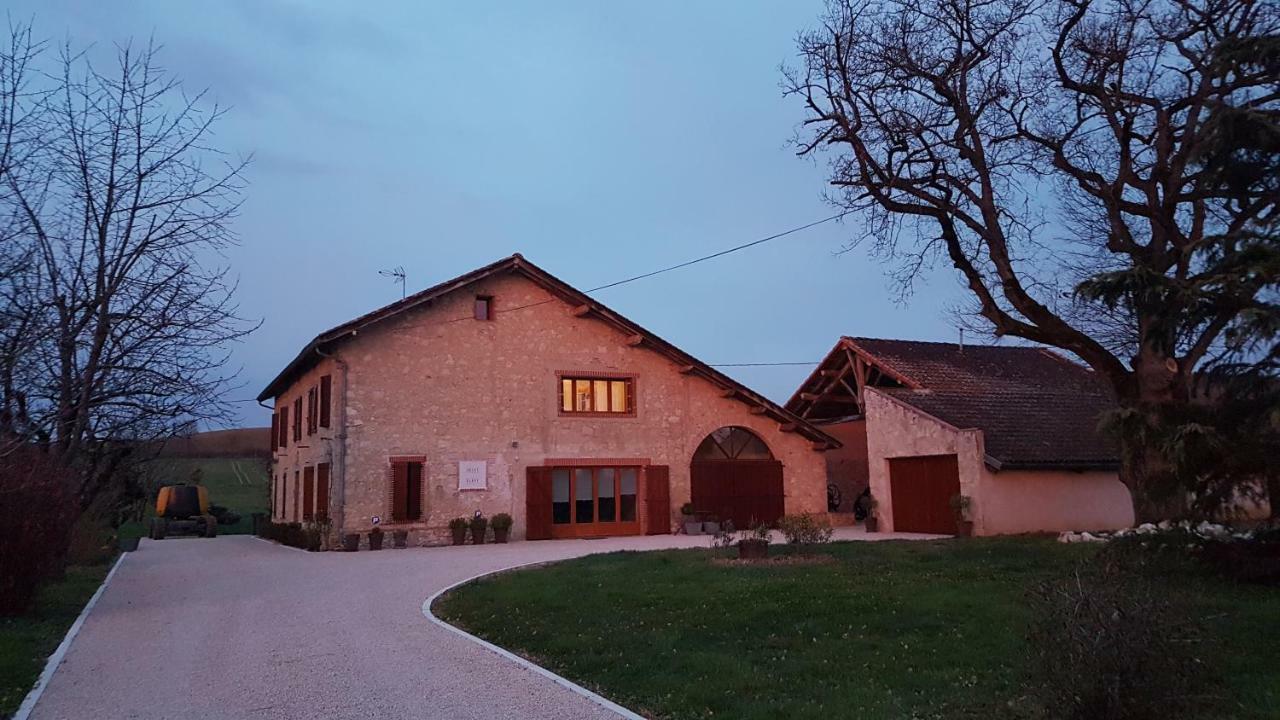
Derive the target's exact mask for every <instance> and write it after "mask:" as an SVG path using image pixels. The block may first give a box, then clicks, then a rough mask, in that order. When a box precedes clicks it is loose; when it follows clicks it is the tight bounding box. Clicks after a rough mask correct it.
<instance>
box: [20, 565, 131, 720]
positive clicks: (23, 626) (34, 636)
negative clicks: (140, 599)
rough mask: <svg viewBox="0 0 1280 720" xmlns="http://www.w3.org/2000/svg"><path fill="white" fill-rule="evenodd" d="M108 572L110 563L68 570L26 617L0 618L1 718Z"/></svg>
mask: <svg viewBox="0 0 1280 720" xmlns="http://www.w3.org/2000/svg"><path fill="white" fill-rule="evenodd" d="M110 569H111V563H104V564H101V565H92V566H88V567H80V566H76V567H71V568H68V569H67V572H66V575H65V576H64V577H63V578H62V579H61V580H58V581H56V582H52V583H49V584H48V585H46V586H45V587H44V588H42V589H41V590H40V593H39V595H38V596H37V597H36V602H35V605H34V606H33V608H32V610H31V611H30V612H28V613H27V614H26V615H24V616H22V617H16V618H0V717H9V716H10V715H11V714H13V713H14V711H16V710H17V709H18V706H19V705H21V704H22V699H23V698H24V697H26V695H27V693H28V692H29V691H30V690H31V688H32V687H33V686H34V685H35V684H36V679H37V678H39V677H40V671H41V670H42V669H43V668H44V663H45V659H46V658H47V657H49V655H50V654H52V653H53V651H54V649H56V648H57V647H58V643H60V642H62V637H63V636H64V635H66V633H67V628H69V627H71V623H73V622H75V619H76V616H77V615H79V614H80V610H81V609H83V608H84V604H85V603H86V602H88V601H89V598H90V597H92V596H93V593H94V592H95V591H96V590H97V589H98V586H99V585H101V584H102V579H103V578H105V577H106V576H107V572H108V571H109V570H110Z"/></svg>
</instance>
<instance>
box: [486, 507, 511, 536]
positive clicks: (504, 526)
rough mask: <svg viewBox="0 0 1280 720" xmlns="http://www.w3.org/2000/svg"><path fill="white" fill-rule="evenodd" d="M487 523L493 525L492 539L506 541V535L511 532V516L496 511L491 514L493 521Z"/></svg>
mask: <svg viewBox="0 0 1280 720" xmlns="http://www.w3.org/2000/svg"><path fill="white" fill-rule="evenodd" d="M489 524H490V525H492V526H493V541H494V542H496V543H504V542H506V541H507V535H508V534H510V532H511V524H512V520H511V516H510V515H508V514H506V513H498V514H497V515H494V516H493V522H491V523H489Z"/></svg>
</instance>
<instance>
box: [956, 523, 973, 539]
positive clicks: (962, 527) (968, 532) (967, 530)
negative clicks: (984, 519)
mask: <svg viewBox="0 0 1280 720" xmlns="http://www.w3.org/2000/svg"><path fill="white" fill-rule="evenodd" d="M956 537H962V538H967V537H973V521H972V520H957V521H956Z"/></svg>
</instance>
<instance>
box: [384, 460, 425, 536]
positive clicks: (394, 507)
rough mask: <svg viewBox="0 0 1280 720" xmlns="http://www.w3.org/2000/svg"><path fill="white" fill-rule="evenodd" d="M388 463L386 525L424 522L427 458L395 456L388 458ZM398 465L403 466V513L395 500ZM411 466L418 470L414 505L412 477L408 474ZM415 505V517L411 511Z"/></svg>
mask: <svg viewBox="0 0 1280 720" xmlns="http://www.w3.org/2000/svg"><path fill="white" fill-rule="evenodd" d="M388 461H389V462H388V465H387V506H388V512H387V517H388V518H389V519H390V522H389V523H386V524H389V525H413V524H415V523H421V522H424V521H425V518H426V507H425V503H424V502H423V497H424V495H425V494H426V489H427V458H426V456H425V455H396V456H392V457H390V458H388ZM398 465H403V466H405V479H404V482H405V489H404V493H405V503H404V508H403V512H402V511H401V508H400V507H398V504H399V503H398V502H397V498H396V484H397V482H398V480H397V478H396V475H397V469H396V466H398ZM411 465H416V466H418V468H419V474H418V492H417V493H416V494H417V498H416V499H417V502H416V503H415V502H414V493H413V486H412V481H411V477H412V476H411V475H410V474H409V466H411ZM415 505H416V510H417V514H416V515H414V514H413V511H414V510H415Z"/></svg>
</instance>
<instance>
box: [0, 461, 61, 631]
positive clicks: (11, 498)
mask: <svg viewBox="0 0 1280 720" xmlns="http://www.w3.org/2000/svg"><path fill="white" fill-rule="evenodd" d="M70 480H71V473H70V471H69V470H68V469H67V468H66V467H64V466H63V465H61V464H60V463H58V462H57V461H55V460H54V459H53V458H51V457H49V456H48V455H47V454H45V453H43V452H41V451H39V450H37V449H35V448H20V449H18V450H16V451H14V452H12V453H10V454H9V455H7V456H5V457H3V458H0V548H2V549H0V615H19V614H21V613H23V612H25V611H26V610H27V609H28V608H30V607H31V602H32V600H33V599H34V598H35V593H36V589H37V587H38V586H39V583H40V582H41V581H43V580H45V579H47V578H48V577H49V576H51V575H53V574H54V573H57V572H59V571H60V570H61V569H62V563H63V559H64V557H65V554H66V551H67V543H68V542H69V540H70V534H71V526H72V524H73V523H74V522H75V521H76V518H77V517H78V515H79V504H78V502H77V500H76V497H75V494H74V493H73V492H72V491H71V484H70Z"/></svg>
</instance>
